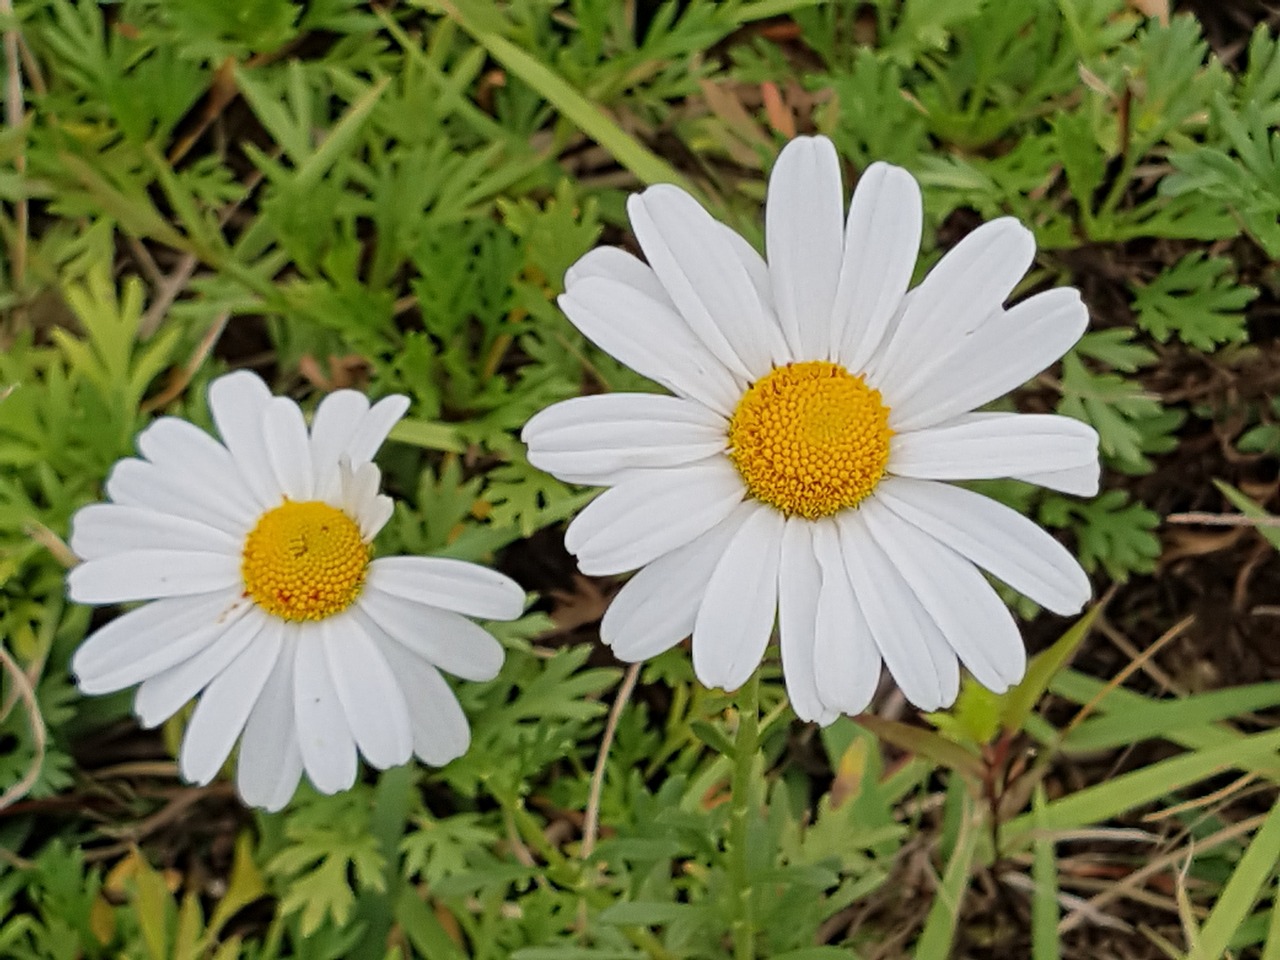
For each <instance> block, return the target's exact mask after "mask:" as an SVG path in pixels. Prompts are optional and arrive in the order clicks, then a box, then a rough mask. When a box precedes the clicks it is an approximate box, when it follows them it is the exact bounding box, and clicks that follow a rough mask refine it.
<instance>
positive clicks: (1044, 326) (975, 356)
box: [889, 287, 1089, 433]
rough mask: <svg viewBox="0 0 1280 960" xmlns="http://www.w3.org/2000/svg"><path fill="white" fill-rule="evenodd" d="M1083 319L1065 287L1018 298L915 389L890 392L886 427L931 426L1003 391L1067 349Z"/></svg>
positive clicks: (1081, 306)
mask: <svg viewBox="0 0 1280 960" xmlns="http://www.w3.org/2000/svg"><path fill="white" fill-rule="evenodd" d="M1088 324H1089V314H1088V311H1087V310H1086V309H1085V306H1084V303H1083V302H1082V301H1081V299H1080V294H1079V293H1078V292H1076V291H1075V290H1073V289H1071V288H1070V287H1059V288H1057V289H1055V290H1049V291H1046V292H1045V293H1040V294H1037V295H1036V296H1034V297H1031V298H1029V299H1027V300H1023V301H1022V302H1021V303H1019V304H1017V305H1016V306H1014V307H1013V308H1012V309H1010V310H1006V311H1003V312H1001V313H999V314H997V315H996V316H994V317H992V318H991V319H990V320H988V321H987V322H986V323H984V324H983V325H982V326H980V327H979V328H978V329H977V330H975V331H974V332H973V334H972V335H970V336H969V337H968V338H967V339H966V340H965V341H964V342H963V343H961V344H960V345H959V347H958V348H957V349H956V351H955V353H953V354H952V355H951V356H950V357H948V358H947V359H946V362H945V363H943V364H941V365H939V366H938V367H937V369H936V372H935V373H934V375H932V376H930V377H928V378H927V379H925V380H923V381H922V382H921V383H920V385H919V386H918V387H917V388H916V389H915V390H914V391H911V392H910V393H908V394H906V395H901V396H895V397H894V402H893V406H892V410H891V411H890V414H889V426H891V427H892V428H893V429H894V430H896V431H898V432H899V433H902V432H905V431H909V430H918V429H920V428H921V427H930V426H933V425H934V424H938V423H942V422H943V421H945V420H949V419H951V418H952V417H955V416H957V415H959V414H962V413H965V412H967V411H969V410H975V409H977V408H978V407H980V406H982V405H983V404H984V403H989V402H990V401H992V400H995V399H996V398H997V397H1001V396H1004V395H1005V394H1006V393H1008V392H1009V391H1010V390H1013V389H1014V388H1015V387H1019V386H1021V385H1022V384H1024V383H1026V382H1027V381H1028V380H1030V379H1031V378H1032V377H1034V376H1035V375H1036V374H1038V373H1039V372H1040V371H1041V370H1044V369H1045V368H1046V367H1048V366H1049V365H1050V364H1051V363H1053V362H1054V361H1055V360H1057V359H1058V358H1059V357H1061V356H1062V355H1063V354H1064V353H1066V352H1067V350H1069V349H1070V348H1071V345H1072V344H1074V343H1075V342H1076V341H1077V340H1079V339H1080V337H1081V336H1082V335H1083V334H1084V331H1085V327H1087V326H1088Z"/></svg>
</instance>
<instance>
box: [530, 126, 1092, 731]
mask: <svg viewBox="0 0 1280 960" xmlns="http://www.w3.org/2000/svg"><path fill="white" fill-rule="evenodd" d="M627 209H628V213H629V214H630V218H631V224H632V227H633V228H634V230H635V234H636V239H637V240H638V241H639V243H640V247H641V248H642V250H643V251H644V255H645V257H646V259H647V260H648V263H647V264H645V263H643V262H641V261H640V260H638V259H637V258H635V257H633V256H631V255H629V254H627V253H625V252H623V251H621V250H617V249H610V248H601V249H597V250H593V251H592V252H590V253H588V254H587V255H586V256H584V257H583V258H582V259H581V260H579V261H578V263H576V264H575V265H574V266H573V267H572V268H571V269H570V270H569V272H568V274H567V276H566V278H565V283H566V292H565V293H564V295H563V296H562V297H561V298H560V306H561V308H562V309H563V310H564V312H565V313H566V314H567V315H568V317H569V319H570V320H571V321H572V322H573V323H574V325H575V326H577V328H578V329H579V330H581V331H582V332H583V333H584V334H585V335H586V336H587V337H588V338H589V339H590V340H592V341H594V342H595V343H596V345H597V346H599V347H600V348H601V349H603V350H605V351H606V352H608V353H610V354H612V355H613V356H614V357H616V358H617V359H619V360H620V361H622V362H623V363H625V364H627V365H628V366H629V367H631V368H632V369H634V370H636V371H637V372H639V373H642V374H644V375H645V376H647V377H649V378H651V379H653V380H655V381H657V382H658V383H660V384H661V385H662V386H664V387H666V388H667V389H668V390H670V391H671V393H672V394H674V396H660V395H650V394H611V395H606V396H590V397H580V398H575V399H572V400H567V401H565V402H563V403H559V404H556V405H554V406H552V407H549V408H548V409H546V410H543V411H542V412H541V413H539V414H538V415H537V416H535V417H534V418H533V419H532V420H530V421H529V423H528V425H527V426H526V427H525V430H524V434H523V438H524V440H525V442H526V443H527V444H528V447H529V460H530V462H531V463H533V464H534V465H536V466H538V467H539V468H541V469H543V470H546V471H547V472H549V473H552V474H554V475H555V476H557V477H559V478H561V479H563V480H565V481H568V482H571V483H580V484H589V485H602V486H608V487H610V488H611V489H609V490H607V491H605V492H604V493H603V494H601V495H600V496H599V497H598V498H596V500H594V501H593V502H592V503H591V504H590V505H589V506H588V507H587V508H586V509H585V510H583V511H582V513H581V514H580V515H579V516H578V517H577V518H576V519H575V520H574V521H573V523H572V524H571V525H570V527H569V529H568V532H567V535H566V538H565V540H566V543H567V545H568V547H569V549H570V550H571V551H573V552H574V553H575V554H576V555H577V557H578V561H579V565H580V567H581V569H582V570H583V572H585V573H588V574H595V575H606V574H617V573H622V572H625V571H628V570H634V569H636V568H643V569H641V570H640V572H639V573H638V574H636V576H635V577H633V578H632V579H631V581H630V582H628V583H627V584H626V585H625V586H624V587H623V588H622V590H621V592H620V593H619V594H618V596H617V597H616V598H615V599H614V601H613V603H612V605H611V606H610V607H609V610H608V611H607V612H606V614H605V617H604V621H603V623H602V624H601V634H602V636H603V638H604V641H605V642H606V643H608V644H610V645H611V646H612V647H613V650H614V652H615V653H616V654H617V655H618V656H619V657H621V658H622V659H624V660H629V661H636V660H641V659H644V658H647V657H651V656H653V655H655V654H657V653H659V652H661V651H663V650H665V649H667V648H668V647H670V646H672V645H673V644H675V643H677V642H679V641H680V640H681V639H683V638H684V637H686V636H689V635H690V634H692V636H693V662H694V668H695V670H696V672H697V675H698V677H699V679H700V680H701V681H702V682H703V683H705V684H707V685H708V686H714V687H723V688H725V689H733V688H735V687H737V686H739V685H740V684H742V683H743V682H744V681H745V680H746V679H747V678H748V677H749V676H750V675H751V673H752V671H753V670H755V668H756V666H757V665H758V664H759V663H760V660H761V657H762V655H763V653H764V650H765V647H766V645H767V644H768V642H769V638H770V635H771V633H772V631H773V628H774V623H775V620H776V622H777V623H778V626H779V634H780V643H781V650H782V662H783V671H784V674H785V678H786V684H787V690H788V693H789V695H790V698H791V701H792V704H793V706H794V708H795V711H796V713H797V714H798V715H799V716H800V717H802V718H804V719H811V720H818V721H821V722H824V723H825V722H829V721H830V720H832V719H834V718H835V717H836V716H837V715H838V714H839V713H850V714H852V713H858V712H860V711H862V710H864V709H865V708H866V706H867V704H868V702H869V701H870V699H871V696H872V694H873V692H874V691H875V688H876V685H877V682H878V679H879V676H880V668H881V664H882V663H883V664H884V665H886V666H887V667H888V668H889V671H890V672H891V673H892V675H893V677H894V678H895V679H896V680H897V682H898V684H899V686H900V687H901V688H902V691H903V693H904V694H905V695H906V696H907V697H908V699H910V700H911V701H912V702H913V703H915V704H916V705H918V706H919V707H921V708H924V709H936V708H938V707H942V706H945V705H947V704H949V703H951V702H952V701H953V700H954V699H955V696H956V693H957V690H958V685H959V667H958V663H957V659H958V660H959V661H961V662H963V663H964V665H965V666H966V667H967V668H968V669H969V670H970V671H971V672H972V673H973V675H974V676H975V677H976V678H977V679H978V680H979V681H980V682H982V683H983V684H984V685H986V686H987V687H990V688H991V689H993V690H996V691H1002V690H1004V689H1006V688H1007V687H1009V686H1010V685H1011V684H1013V683H1016V682H1017V681H1018V680H1019V679H1020V678H1021V677H1022V674H1023V671H1024V669H1025V666H1026V654H1025V652H1024V650H1023V646H1022V641H1021V638H1020V635H1019V631H1018V628H1017V625H1016V624H1015V622H1014V620H1013V618H1012V616H1011V615H1010V613H1009V611H1008V609H1007V608H1006V607H1005V605H1004V604H1003V603H1002V602H1001V601H1000V599H999V597H998V595H997V594H996V592H995V590H994V589H993V588H992V586H991V585H990V584H989V583H988V582H987V580H986V579H985V578H984V577H983V575H982V573H981V572H980V569H981V570H985V571H987V572H988V573H989V574H991V575H993V576H994V577H996V578H998V579H1000V580H1002V581H1004V582H1005V583H1006V584H1008V585H1009V586H1011V587H1013V588H1014V589H1015V590H1018V591H1019V592H1021V593H1023V594H1025V595H1026V596H1028V597H1030V598H1032V599H1033V600H1035V601H1037V602H1038V603H1040V604H1042V605H1043V606H1045V607H1048V608H1049V609H1050V610H1054V611H1056V612H1058V613H1064V614H1065V613H1072V612H1075V611H1077V610H1079V609H1080V608H1081V606H1082V605H1083V604H1084V603H1085V601H1086V600H1087V599H1088V597H1089V593H1090V586H1089V581H1088V579H1087V578H1086V576H1085V574H1084V571H1083V570H1081V568H1080V566H1079V564H1078V563H1077V562H1076V561H1075V559H1074V558H1073V557H1072V555H1071V554H1070V553H1069V552H1068V551H1067V550H1066V549H1065V548H1063V547H1062V546H1061V545H1060V544H1059V543H1058V542H1057V541H1056V540H1054V539H1053V538H1052V537H1051V536H1049V535H1048V534H1047V533H1045V532H1044V531H1043V530H1041V529H1040V528H1039V527H1037V526H1035V524H1033V523H1032V522H1031V521H1030V520H1028V519H1027V518H1025V517H1023V516H1022V515H1020V514H1019V513H1017V512H1015V511H1013V510H1011V509H1009V508H1008V507H1005V506H1003V505H1001V504H999V503H996V502H995V501H993V500H990V499H988V498H987V497H984V496H981V495H979V494H977V493H974V492H972V491H970V490H966V489H964V488H963V487H959V486H955V485H953V484H952V483H951V482H950V481H957V480H976V479H981V478H992V477H1016V478H1019V479H1022V480H1027V481H1030V482H1032V483H1037V484H1041V485H1043V486H1046V487H1050V488H1052V489H1055V490H1060V491H1064V492H1068V493H1072V494H1080V495H1085V496H1089V495H1092V494H1094V493H1096V492H1097V488H1098V474H1099V465H1098V437H1097V434H1096V433H1095V432H1094V430H1093V429H1092V428H1090V427H1089V426H1087V425H1086V424H1084V423H1081V422H1079V421H1077V420H1073V419H1070V418H1068V417H1061V416H1052V415H1023V414H1012V413H974V412H972V411H974V410H975V409H976V408H978V407H980V406H982V405H983V404H986V403H988V402H989V401H991V400H994V399H995V398H997V397H999V396H1000V395H1001V394H1004V393H1006V392H1007V391H1009V390H1011V389H1013V388H1014V387H1017V386H1019V385H1020V384H1022V383H1024V382H1025V381H1026V380H1028V379H1029V378H1030V377H1032V376H1033V375H1035V374H1036V373H1038V372H1039V371H1041V370H1043V369H1044V368H1045V367H1046V366H1048V365H1049V364H1051V363H1052V362H1053V361H1055V360H1057V359H1058V358H1059V357H1060V356H1061V355H1062V354H1063V353H1064V352H1065V351H1066V350H1067V349H1068V348H1069V347H1070V346H1071V345H1072V344H1073V343H1075V342H1076V340H1078V339H1079V337H1080V335H1081V334H1082V333H1083V331H1084V329H1085V326H1086V325H1087V322H1088V317H1087V314H1086V311H1085V308H1084V305H1083V304H1082V302H1081V300H1080V296H1079V294H1077V292H1076V291H1075V290H1071V289H1056V290H1050V291H1048V292H1046V293H1041V294H1038V295H1036V296H1033V297H1029V298H1028V299H1026V300H1023V301H1022V302H1020V303H1019V304H1017V305H1016V306H1014V307H1012V308H1010V309H1005V307H1004V301H1005V300H1006V298H1008V297H1009V295H1010V293H1011V292H1012V290H1013V288H1014V286H1015V285H1016V284H1017V283H1018V281H1019V280H1020V279H1021V278H1022V276H1023V275H1024V274H1025V273H1026V271H1027V269H1028V267H1029V266H1030V265H1031V261H1032V257H1033V255H1034V252H1035V244H1034V241H1033V239H1032V235H1031V233H1030V232H1029V231H1028V230H1026V229H1025V228H1024V227H1022V226H1021V225H1020V224H1019V223H1018V222H1017V221H1015V220H1013V219H1010V218H1003V219H999V220H995V221H992V222H991V223H987V224H984V225H983V226H981V227H979V228H978V229H976V230H974V231H973V232H972V233H970V234H969V235H968V236H967V237H965V238H964V240H962V241H961V242H960V243H959V244H957V245H956V247H955V248H954V249H953V250H951V251H950V252H949V253H947V255H946V256H945V257H943V258H942V260H941V262H939V263H938V265H937V266H936V267H934V268H933V270H931V271H930V272H929V274H928V276H926V277H925V278H924V280H923V281H922V282H921V283H920V284H919V286H917V287H915V288H914V289H912V290H908V286H909V284H910V281H911V275H912V271H913V269H914V267H915V262H916V255H917V253H918V249H919V244H920V233H921V222H922V210H921V199H920V189H919V187H918V185H917V184H916V182H915V180H914V179H913V178H912V177H911V175H910V174H909V173H907V172H906V171H905V170H901V169H899V168H897V167H893V166H889V165H887V164H884V163H877V164H873V165H872V166H871V167H869V168H868V169H867V170H866V172H865V173H864V174H863V175H862V177H861V179H860V180H859V181H858V185H857V189H856V191H855V192H854V196H853V202H852V204H851V206H850V209H849V215H848V220H847V222H845V223H842V220H843V219H844V218H843V216H842V214H843V196H842V188H841V182H840V167H839V163H838V160H837V157H836V152H835V149H834V148H833V147H832V145H831V143H830V141H828V140H826V139H825V138H822V137H812V138H809V137H801V138H799V139H797V140H794V141H792V142H791V143H790V144H788V146H787V147H786V148H785V149H784V150H783V151H782V153H781V155H780V156H779V157H778V160H777V163H776V165H775V167H774V170H773V174H772V176H771V177H770V180H769V189H768V198H767V209H766V219H765V245H766V248H767V253H768V262H767V263H766V261H765V260H764V259H762V258H761V257H760V255H759V254H757V253H756V252H755V250H754V249H752V247H751V246H750V245H749V244H748V243H747V242H746V241H745V240H743V239H742V238H741V237H739V236H738V235H737V234H736V233H734V232H733V231H732V230H730V229H729V228H728V227H726V226H725V225H723V224H721V223H719V222H718V221H716V220H715V219H713V218H712V217H711V216H710V214H708V213H707V212H706V211H705V210H704V209H703V208H702V207H701V206H699V205H698V203H697V202H696V201H695V200H694V199H693V198H692V197H690V196H689V195H688V194H687V193H685V192H684V191H682V190H680V189H678V188H676V187H673V186H669V185H660V186H654V187H651V188H649V189H648V190H645V191H644V192H643V193H641V194H638V195H636V196H633V197H631V199H630V202H629V203H628V206H627Z"/></svg>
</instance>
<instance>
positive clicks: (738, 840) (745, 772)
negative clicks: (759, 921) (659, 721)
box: [729, 672, 760, 960]
mask: <svg viewBox="0 0 1280 960" xmlns="http://www.w3.org/2000/svg"><path fill="white" fill-rule="evenodd" d="M759 748H760V674H759V673H758V672H757V673H754V674H752V675H751V679H750V680H748V681H747V682H746V683H745V684H743V685H742V689H741V690H739V691H738V733H737V736H736V737H735V738H734V742H733V784H732V791H733V792H732V796H731V798H730V801H729V802H730V806H729V878H730V881H731V882H732V884H733V895H734V901H733V960H755V955H756V929H755V920H754V917H753V916H752V911H751V878H750V876H749V874H748V871H747V824H748V817H749V814H750V808H751V794H752V782H751V778H752V774H753V772H754V769H755V759H756V751H757V750H759Z"/></svg>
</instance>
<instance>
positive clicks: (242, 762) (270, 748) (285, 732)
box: [236, 623, 315, 810]
mask: <svg viewBox="0 0 1280 960" xmlns="http://www.w3.org/2000/svg"><path fill="white" fill-rule="evenodd" d="M278 629H279V630H280V633H281V637H282V644H281V648H280V652H279V654H278V655H277V656H276V662H275V665H274V666H273V667H272V670H271V673H270V674H268V675H267V682H266V684H265V686H264V687H263V688H262V692H261V693H260V694H259V695H258V699H257V700H256V701H255V703H254V705H253V709H252V710H250V711H249V719H248V722H246V724H245V728H244V738H243V739H242V740H241V741H240V757H239V759H238V761H237V765H236V786H237V787H238V788H239V790H240V796H241V797H243V798H244V802H245V803H247V804H249V805H250V806H254V807H266V808H267V809H268V810H279V809H281V808H282V807H284V805H285V804H286V803H288V802H289V800H290V798H291V797H292V796H293V794H294V791H295V790H297V788H298V780H299V779H300V778H301V776H302V752H301V751H300V750H299V748H298V728H297V724H296V723H295V722H294V719H293V662H294V658H295V657H296V656H297V647H298V637H299V634H300V632H301V631H300V630H299V628H298V626H297V625H296V624H290V623H281V624H280V626H279V627H278ZM314 640H315V637H308V638H307V641H308V642H310V641H314Z"/></svg>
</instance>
